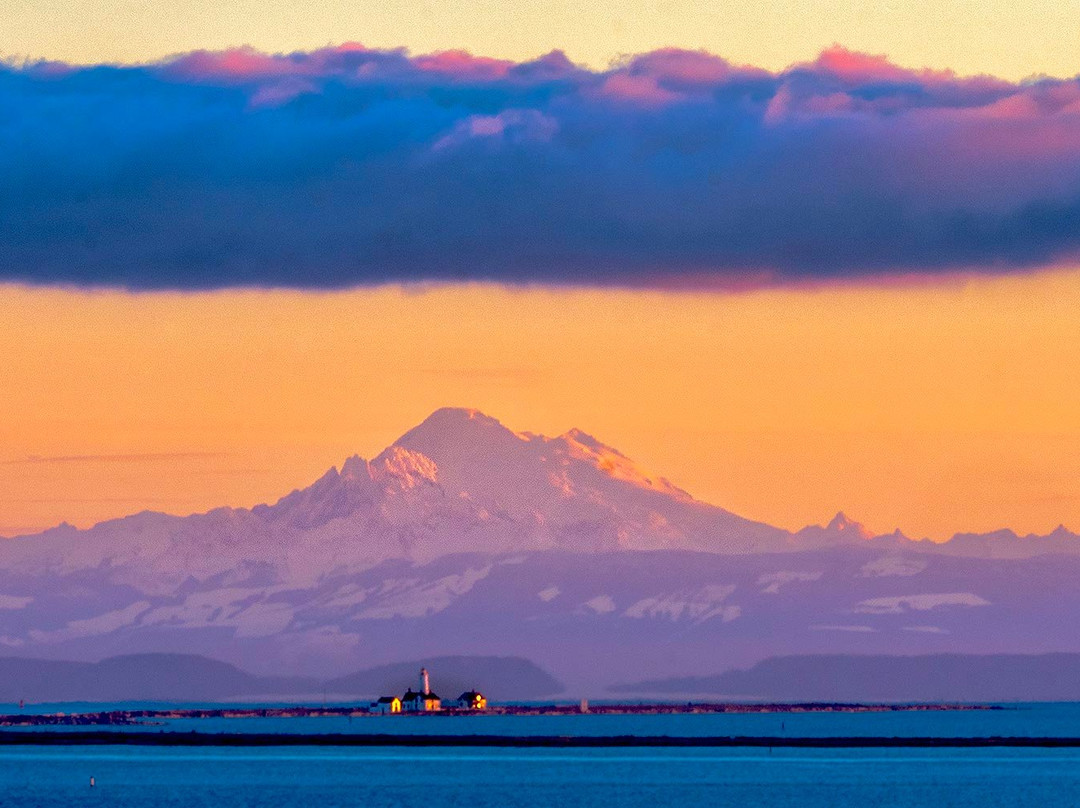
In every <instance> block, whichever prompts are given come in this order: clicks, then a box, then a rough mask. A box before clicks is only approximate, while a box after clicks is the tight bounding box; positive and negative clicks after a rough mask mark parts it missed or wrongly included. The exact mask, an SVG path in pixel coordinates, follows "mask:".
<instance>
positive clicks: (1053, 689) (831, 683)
mask: <svg viewBox="0 0 1080 808" xmlns="http://www.w3.org/2000/svg"><path fill="white" fill-rule="evenodd" d="M609 690H611V691H612V692H616V693H635V694H644V693H652V694H664V695H680V696H683V695H688V694H695V695H706V694H714V693H715V694H716V695H717V696H723V697H738V698H748V699H755V700H757V699H767V700H770V701H771V700H777V701H828V702H903V701H931V702H934V701H968V702H998V701H1078V700H1080V654H993V655H972V654H932V655H924V656H884V655H882V656H857V655H812V656H785V657H773V658H771V659H766V660H764V661H762V662H759V663H758V664H756V665H754V666H753V667H751V668H749V669H747V670H731V671H727V672H725V673H720V674H717V675H714V676H686V677H675V678H669V679H657V680H651V681H643V682H637V683H634V684H623V685H614V686H612V687H611V688H609Z"/></svg>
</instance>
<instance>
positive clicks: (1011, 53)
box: [0, 0, 1080, 80]
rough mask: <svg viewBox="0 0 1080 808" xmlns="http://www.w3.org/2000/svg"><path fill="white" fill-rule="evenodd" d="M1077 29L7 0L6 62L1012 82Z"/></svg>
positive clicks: (780, 0) (661, 11) (468, 8)
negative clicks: (669, 51) (633, 60)
mask: <svg viewBox="0 0 1080 808" xmlns="http://www.w3.org/2000/svg"><path fill="white" fill-rule="evenodd" d="M1078 32H1080V2H1077V0H1025V2H1018V0H978V1H976V0H875V2H865V1H864V0H816V2H813V3H805V2H794V1H793V0H754V2H746V0H743V1H742V2H731V0H728V1H727V2H715V0H665V2H660V1H659V0H594V1H593V2H589V3H581V2H574V0H534V1H533V2H528V3H524V2H517V1H515V0H443V2H431V1H430V0H381V1H380V2H378V3H374V2H356V1H355V0H316V2H310V3H304V4H302V5H298V4H296V3H291V2H284V1H283V0H241V1H240V2H237V1H236V0H231V1H230V0H225V1H221V2H219V1H218V0H173V1H172V2H163V0H0V54H6V55H8V56H15V57H31V58H48V59H58V60H64V61H74V62H82V63H99V62H116V61H120V62H138V61H147V60H153V59H158V58H161V57H162V56H166V55H169V54H175V53H180V52H184V51H190V50H196V49H200V48H205V49H210V50H218V49H222V48H228V47H232V46H237V45H251V46H253V47H255V48H257V49H259V50H264V51H269V52H282V51H293V50H311V49H314V48H320V47H324V46H326V45H331V44H338V43H341V42H346V41H357V42H362V43H364V44H365V45H368V46H370V47H379V48H396V47H400V46H407V47H409V48H411V49H412V50H413V51H414V52H418V53H427V52H432V51H438V50H449V49H464V50H468V51H471V52H473V53H482V54H484V55H487V56H493V57H498V58H504V59H513V60H518V61H520V60H526V59H530V58H535V57H537V56H539V55H541V54H543V53H547V52H548V51H551V50H556V49H560V50H564V51H566V53H567V54H568V55H569V56H570V57H571V59H573V60H574V61H575V62H582V63H585V64H588V65H591V66H593V67H603V66H605V65H607V63H608V62H610V61H611V60H612V59H614V58H617V57H619V56H620V55H623V54H633V53H641V52H645V51H650V50H654V49H656V48H663V47H669V46H677V47H682V48H687V49H692V50H693V49H705V50H708V51H711V52H713V53H719V54H722V55H724V56H726V57H727V58H729V59H731V60H732V61H734V62H737V63H742V64H753V65H757V66H760V67H765V68H768V69H771V70H779V69H781V68H783V67H786V66H787V65H790V64H792V63H794V62H800V61H810V60H812V59H813V58H814V57H815V56H816V55H817V54H818V53H819V52H820V51H822V50H823V49H825V48H827V47H829V46H830V45H832V44H834V43H841V44H843V45H845V46H846V47H848V48H850V49H852V50H857V51H862V52H866V53H881V54H888V55H889V56H890V57H891V58H892V59H893V60H894V61H896V62H897V63H898V64H902V65H907V66H910V67H934V68H941V69H945V68H948V69H953V70H956V71H958V72H960V73H963V74H975V73H987V74H991V75H995V76H1001V77H1003V78H1008V79H1014V80H1015V79H1021V78H1025V77H1027V76H1031V75H1034V74H1048V75H1054V76H1073V75H1075V74H1076V73H1077V72H1080V65H1078V64H1077V56H1076V37H1077V33H1078Z"/></svg>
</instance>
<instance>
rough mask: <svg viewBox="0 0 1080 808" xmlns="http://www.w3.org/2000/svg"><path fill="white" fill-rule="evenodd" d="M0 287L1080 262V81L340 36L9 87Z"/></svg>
mask: <svg viewBox="0 0 1080 808" xmlns="http://www.w3.org/2000/svg"><path fill="white" fill-rule="evenodd" d="M0 177H2V178H3V182H2V183H0V280H9V281H23V282H30V283H71V284H77V285H87V286H121V287H127V288H133V289H155V288H173V289H206V288H219V287H227V286H259V287H263V286H274V287H276V286H285V287H300V288H337V287H348V286H356V285H366V284H378V283H385V282H412V281H418V282H422V281H438V280H492V281H498V282H505V283H546V284H583V285H600V286H605V285H612V286H656V287H669V286H691V287H742V286H748V285H750V286H753V285H759V284H771V283H800V282H808V281H810V282H812V281H819V280H830V279H842V278H851V277H876V276H888V275H892V274H895V273H904V274H908V273H916V274H934V273H940V272H955V271H1007V270H1011V269H1017V268H1025V267H1038V266H1045V265H1049V264H1054V263H1058V262H1064V261H1069V260H1072V259H1074V258H1076V257H1077V254H1078V253H1080V81H1077V80H1049V79H1048V80H1041V81H1032V82H1027V83H1024V84H1013V83H1009V82H1005V81H1001V80H997V79H993V78H987V77H976V78H961V77H957V76H954V75H952V74H951V73H941V72H930V71H910V70H905V69H902V68H899V67H897V66H895V65H892V64H890V63H889V62H888V61H886V60H885V59H883V58H879V57H871V56H866V55H862V54H857V53H851V52H848V51H845V50H843V49H840V48H834V49H831V50H829V51H826V52H824V53H823V54H822V55H821V56H820V57H819V58H818V59H817V60H816V61H815V62H813V63H810V64H804V65H798V66H794V67H792V68H789V69H787V70H785V71H784V72H782V73H778V74H774V73H769V72H766V71H763V70H757V69H753V68H747V67H739V66H735V65H732V64H730V63H728V62H726V61H725V60H723V59H721V58H719V57H716V56H712V55H709V54H706V53H700V52H688V51H679V50H663V51H655V52H652V53H647V54H643V55H639V56H636V57H632V58H628V59H626V60H625V61H623V62H622V63H620V64H618V65H615V66H613V67H612V68H610V69H609V70H606V71H602V72H597V71H591V70H587V69H584V68H581V67H578V66H575V65H574V64H572V63H570V62H569V61H568V60H567V59H566V58H565V56H563V55H562V54H561V53H558V52H553V53H551V54H548V55H547V56H544V57H542V58H539V59H537V60H535V61H532V62H526V63H512V62H505V61H499V60H493V59H485V58H480V57H476V56H472V55H470V54H467V53H456V52H450V53H439V54H433V55H424V56H410V55H408V54H407V53H406V52H404V51H376V50H367V49H365V48H363V47H360V46H357V45H346V46H341V47H336V48H328V49H325V50H320V51H315V52H311V53H294V54H288V55H267V54H263V53H258V52H256V51H253V50H247V49H237V50H233V51H227V52H215V53H210V52H196V53H189V54H186V55H183V56H180V57H177V58H175V59H173V60H170V61H168V62H165V63H161V64H154V65H144V66H137V67H114V66H94V67H79V68H76V67H71V66H67V65H62V64H55V63H37V64H29V65H21V66H16V65H9V66H7V67H3V68H0Z"/></svg>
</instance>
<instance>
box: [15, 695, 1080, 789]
mask: <svg viewBox="0 0 1080 808" xmlns="http://www.w3.org/2000/svg"><path fill="white" fill-rule="evenodd" d="M146 706H150V705H145V704H134V703H132V704H124V705H117V704H111V705H90V704H82V705H72V704H65V705H38V706H34V707H27V708H26V710H25V711H31V710H32V711H34V712H58V711H63V712H82V711H85V710H89V709H96V708H106V707H107V708H112V709H115V708H118V707H120V708H133V707H146ZM154 706H158V707H160V706H162V705H154ZM0 711H3V712H18V708H17V707H14V708H7V707H6V706H4V705H0ZM117 729H118V731H122V732H129V731H137V732H138V731H153V732H157V731H162V730H174V731H175V730H182V731H190V730H193V729H194V730H197V731H201V732H218V731H224V730H227V731H230V732H238V731H252V732H267V731H270V732H273V731H288V732H317V733H324V732H365V733H375V732H378V733H382V732H386V733H395V734H397V733H439V734H448V733H454V734H466V735H467V734H475V733H481V734H495V733H502V734H510V735H534V734H543V735H548V734H558V735H573V734H580V735H620V734H637V735H743V734H746V735H792V736H815V737H820V736H828V735H845V736H846V735H873V736H904V735H907V736H911V735H919V736H924V735H931V736H933V735H936V736H991V735H1025V736H1033V735H1034V736H1080V705H1078V704H1021V705H1007V706H1005V709H1000V710H978V711H961V712H939V711H933V712H884V713H797V712H788V713H769V714H719V715H717V714H708V715H644V716H642V715H633V716H620V715H595V714H594V715H569V716H469V717H454V718H448V717H439V716H372V717H364V718H354V719H352V720H351V721H350V720H349V719H347V718H337V717H335V718H291V719H290V718H279V719H258V718H252V719H183V720H178V721H170V722H167V725H166V726H159V725H155V726H150V727H144V728H140V729H128V728H117ZM26 731H32V732H41V731H48V730H41V729H34V730H26ZM91 778H93V779H94V785H93V786H92V787H91V785H90V781H91ZM1078 805H1080V749H1010V748H990V749H887V748H885V749H784V748H776V749H773V750H772V751H770V750H768V749H741V748H730V749H729V748H724V749H648V748H634V749H503V748H468V747H465V748H404V747H380V748H369V747H361V748H347V747H340V748H334V747H275V748H257V749H255V748H248V749H245V748H208V747H202V748H190V747H185V748H175V747H169V748H161V747H125V746H19V747H3V746H0V806H3V808H9V806H11V807H17V808H22V806H34V808H46V807H50V808H51V806H64V807H65V808H67V806H109V807H110V808H156V807H157V806H177V807H178V808H179V806H184V808H189V807H190V808H247V807H248V806H251V808H256V807H257V808H286V806H300V807H301V808H320V807H321V806H363V807H364V808H384V807H385V808H391V806H393V807H394V808H399V807H400V808H413V807H414V806H415V808H473V807H474V806H475V807H476V808H487V807H488V806H490V807H491V808H512V807H513V806H526V807H527V808H533V806H535V807H536V808H541V807H542V808H549V807H550V806H557V808H578V807H579V806H580V807H581V808H616V807H618V808H638V807H639V806H640V807H641V808H702V806H709V807H710V808H712V807H714V806H720V807H721V808H722V807H723V806H740V808H744V807H746V806H792V808H794V807H795V806H798V808H833V807H834V806H872V808H888V807H889V806H897V808H917V807H919V808H921V807H922V806H926V807H927V808H930V806H933V807H934V808H939V807H940V808H948V806H978V807H979V808H991V807H992V806H1040V807H1044V806H1050V807H1053V806H1078Z"/></svg>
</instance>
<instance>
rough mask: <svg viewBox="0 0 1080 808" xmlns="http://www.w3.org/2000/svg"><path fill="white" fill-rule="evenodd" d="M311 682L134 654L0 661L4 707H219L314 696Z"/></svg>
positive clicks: (179, 657) (193, 658) (190, 658)
mask: <svg viewBox="0 0 1080 808" xmlns="http://www.w3.org/2000/svg"><path fill="white" fill-rule="evenodd" d="M317 690H318V683H317V682H316V681H315V680H313V679H304V678H300V677H269V676H253V675H252V674H250V673H246V672H244V671H242V670H240V669H239V668H237V667H235V666H233V665H230V664H228V663H226V662H219V661H217V660H214V659H207V658H206V657H203V656H197V655H194V654H130V655H125V656H117V657H110V658H109V659H104V660H102V661H101V662H63V661H57V660H50V659H20V658H17V657H7V658H0V701H5V702H15V701H18V700H19V699H25V700H26V701H29V702H42V701H216V700H219V699H226V698H231V697H244V696H255V695H262V694H277V693H302V692H307V693H312V692H316V691H317Z"/></svg>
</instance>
